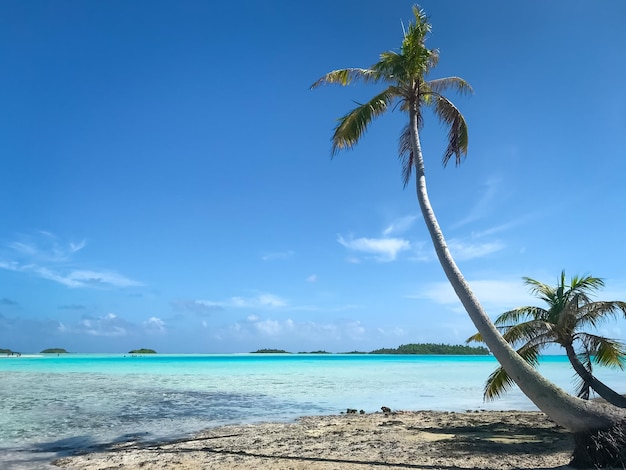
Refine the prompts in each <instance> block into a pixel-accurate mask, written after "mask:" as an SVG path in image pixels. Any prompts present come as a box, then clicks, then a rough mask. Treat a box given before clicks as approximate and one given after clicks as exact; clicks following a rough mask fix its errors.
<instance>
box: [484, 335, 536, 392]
mask: <svg viewBox="0 0 626 470" xmlns="http://www.w3.org/2000/svg"><path fill="white" fill-rule="evenodd" d="M517 353H518V354H519V355H520V356H521V357H522V359H524V360H525V361H526V362H527V363H528V364H530V365H531V366H533V367H536V366H537V364H538V363H539V360H538V358H539V349H538V348H535V347H523V348H520V349H518V350H517ZM514 384H515V382H514V381H513V379H512V378H511V377H509V374H508V373H507V372H506V371H505V370H504V369H503V368H502V367H498V368H497V369H496V370H495V371H493V372H492V373H491V375H490V376H489V378H488V379H487V382H486V383H485V389H484V392H483V398H484V400H486V401H493V400H495V399H496V398H499V397H501V396H502V395H503V394H504V393H505V392H506V391H507V390H509V389H510V388H511V386H513V385H514Z"/></svg>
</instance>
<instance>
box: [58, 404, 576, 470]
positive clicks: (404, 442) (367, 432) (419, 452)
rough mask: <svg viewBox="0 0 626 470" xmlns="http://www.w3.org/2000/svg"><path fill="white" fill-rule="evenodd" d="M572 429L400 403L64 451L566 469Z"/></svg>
mask: <svg viewBox="0 0 626 470" xmlns="http://www.w3.org/2000/svg"><path fill="white" fill-rule="evenodd" d="M572 449H573V443H572V440H571V437H570V436H569V435H568V434H567V433H566V432H564V431H563V430H562V429H561V428H559V427H558V426H556V425H555V424H554V423H553V422H551V421H550V420H549V419H548V418H547V417H546V416H545V415H544V414H543V413H540V412H522V411H505V412H502V411H480V412H468V413H450V412H431V411H416V412H397V413H391V414H388V415H385V414H383V413H372V414H364V415H359V414H356V415H355V414H349V415H347V414H345V415H334V416H313V417H305V418H301V419H299V420H298V421H297V422H295V423H265V424H255V425H238V426H224V427H219V428H213V429H209V430H207V431H204V432H202V433H200V434H199V435H197V436H194V437H192V438H188V439H182V440H177V441H173V442H164V443H159V444H142V443H137V442H128V443H123V444H115V445H110V446H103V447H102V448H99V449H95V451H94V450H93V449H92V452H91V453H87V454H84V455H76V456H72V457H64V458H60V459H58V460H56V461H55V465H57V466H58V467H60V468H65V469H85V470H104V469H142V470H151V469H154V470H157V469H159V470H160V469H179V470H197V469H259V468H263V469H276V470H287V469H312V470H321V469H325V470H326V469H328V470H330V469H347V470H357V469H381V468H411V469H423V470H434V469H453V468H454V469H476V468H480V469H548V468H550V469H555V468H560V469H561V470H565V469H568V468H569V467H567V466H566V465H567V464H568V462H569V457H570V455H571V451H572Z"/></svg>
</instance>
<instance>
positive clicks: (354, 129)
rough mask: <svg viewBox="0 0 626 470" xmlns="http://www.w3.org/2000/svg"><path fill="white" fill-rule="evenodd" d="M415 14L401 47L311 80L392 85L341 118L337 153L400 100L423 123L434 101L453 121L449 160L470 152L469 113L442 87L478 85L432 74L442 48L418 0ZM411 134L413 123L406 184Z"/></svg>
mask: <svg viewBox="0 0 626 470" xmlns="http://www.w3.org/2000/svg"><path fill="white" fill-rule="evenodd" d="M413 14H414V16H415V22H414V23H411V24H409V26H408V28H407V29H406V30H405V32H404V38H403V40H402V46H401V48H400V51H399V52H395V51H388V52H383V53H382V54H381V55H380V60H379V61H378V62H377V63H375V64H374V65H372V66H371V67H370V68H369V69H361V68H347V69H340V70H334V71H332V72H329V73H327V74H326V75H324V76H323V77H322V78H320V79H319V80H318V81H316V82H315V83H314V84H313V85H312V86H311V88H316V87H318V86H320V85H323V84H339V85H342V86H346V85H349V84H351V83H352V82H355V81H357V80H363V81H364V82H367V83H379V82H380V83H384V84H386V85H387V88H385V89H384V90H383V91H382V92H381V93H379V94H378V95H376V96H374V97H373V98H372V99H371V100H369V101H368V102H367V103H363V104H358V106H357V107H356V108H354V109H353V110H352V111H350V112H349V113H347V114H346V115H345V116H343V117H341V118H339V120H338V121H339V122H338V124H337V126H336V127H335V132H334V134H333V137H332V144H333V145H332V154H333V155H335V154H336V153H337V152H338V151H340V150H342V149H350V148H352V147H353V146H354V145H356V143H357V142H358V141H359V139H360V138H361V136H362V135H363V134H364V133H365V131H366V130H367V128H368V126H369V124H370V123H371V122H372V120H373V119H375V118H376V117H378V116H380V115H381V114H383V113H385V112H386V111H388V110H389V109H393V108H394V107H395V106H398V105H399V108H400V110H402V111H405V112H407V113H414V116H415V118H416V119H417V124H418V128H420V129H421V127H422V122H423V120H422V111H421V110H422V107H423V106H428V107H431V108H432V109H433V111H434V113H435V114H436V115H437V116H438V117H439V119H440V120H441V121H442V123H444V124H445V125H447V126H449V129H450V130H449V133H448V147H447V149H446V151H445V153H444V156H443V165H444V166H445V165H446V164H447V163H448V161H449V160H450V158H451V157H452V156H453V155H454V156H455V162H456V164H457V165H458V164H459V163H461V160H462V158H463V157H464V156H465V155H466V154H467V145H468V136H467V124H466V123H465V118H464V117H463V115H462V114H461V113H460V112H459V110H458V109H457V108H456V106H454V104H452V102H451V101H450V100H448V99H447V98H446V97H445V96H443V94H442V93H443V92H444V91H445V90H447V89H450V88H453V89H456V90H457V91H459V92H461V93H466V92H472V88H471V86H470V85H469V84H468V83H467V82H466V81H465V80H463V79H461V78H459V77H447V78H439V79H435V80H427V76H428V74H429V73H430V72H431V70H432V69H433V68H434V67H435V66H436V65H437V62H438V60H439V52H438V51H437V50H435V49H428V48H427V47H426V46H425V41H426V37H427V36H428V33H429V32H430V30H431V25H430V24H429V23H428V18H427V17H426V14H425V13H424V11H423V10H422V9H421V8H419V7H418V6H414V7H413ZM410 137H411V135H410V130H409V126H408V125H407V126H406V127H405V128H404V130H403V132H402V134H401V136H400V145H399V153H400V157H401V159H402V161H403V180H404V184H405V185H406V184H407V183H408V181H409V179H410V177H411V172H412V169H413V167H414V166H415V164H416V162H415V158H414V155H413V150H412V148H411V140H410Z"/></svg>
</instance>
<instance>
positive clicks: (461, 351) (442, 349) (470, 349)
mask: <svg viewBox="0 0 626 470" xmlns="http://www.w3.org/2000/svg"><path fill="white" fill-rule="evenodd" d="M370 354H445V355H473V356H486V355H488V354H489V350H488V349H487V348H485V347H483V346H477V347H474V346H465V345H461V344H457V345H450V344H434V343H420V344H402V345H400V346H398V347H397V348H395V349H392V348H383V349H376V350H375V351H371V352H370Z"/></svg>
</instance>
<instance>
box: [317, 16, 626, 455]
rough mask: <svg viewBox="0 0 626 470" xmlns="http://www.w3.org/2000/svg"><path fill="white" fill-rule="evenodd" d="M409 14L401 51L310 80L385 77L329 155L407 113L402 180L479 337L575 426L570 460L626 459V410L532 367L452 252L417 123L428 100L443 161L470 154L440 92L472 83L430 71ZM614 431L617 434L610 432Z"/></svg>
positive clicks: (432, 61)
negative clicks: (392, 114)
mask: <svg viewBox="0 0 626 470" xmlns="http://www.w3.org/2000/svg"><path fill="white" fill-rule="evenodd" d="M413 14H414V17H415V21H414V22H413V23H411V24H409V26H408V27H407V28H406V29H405V31H404V37H403V40H402V44H401V47H400V50H399V51H389V52H384V53H382V54H381V55H380V60H379V61H378V62H377V63H375V64H374V65H372V66H371V67H370V68H366V69H364V68H346V69H341V70H334V71H332V72H329V73H327V74H326V75H324V76H323V77H322V78H320V79H319V80H318V81H316V82H315V83H314V84H313V85H312V86H311V88H316V87H319V86H321V85H324V84H338V85H342V86H346V85H350V84H352V83H355V82H358V81H362V82H364V83H372V84H382V85H384V88H383V90H382V91H380V92H379V93H378V94H377V95H376V96H374V97H373V98H372V99H371V100H369V101H368V102H366V103H364V104H359V105H358V106H357V107H356V108H354V109H353V110H352V111H350V112H348V113H347V114H346V115H344V116H343V117H341V118H340V119H339V121H338V124H337V126H336V128H335V132H334V134H333V137H332V153H333V155H334V154H336V153H337V152H338V151H340V150H343V149H350V148H352V147H354V145H356V144H357V142H358V141H359V139H360V138H361V137H362V136H363V134H364V133H365V132H366V131H367V128H368V126H369V125H370V124H371V122H372V121H373V120H374V119H375V118H377V117H379V116H381V115H382V114H384V113H385V112H387V111H390V110H393V109H399V110H400V111H402V112H404V113H406V115H407V117H408V125H407V126H406V127H405V128H404V129H403V131H402V133H401V136H400V146H399V153H400V156H401V158H402V160H403V167H402V171H403V180H404V183H405V185H406V184H407V183H408V181H409V180H410V177H411V173H413V172H414V173H415V181H416V190H417V199H418V202H419V206H420V209H421V212H422V215H423V217H424V221H425V223H426V226H427V228H428V232H429V234H430V237H431V239H432V242H433V245H434V248H435V252H436V254H437V257H438V259H439V262H440V263H441V266H442V268H443V270H444V272H445V274H446V276H447V278H448V280H449V282H450V284H451V285H452V287H453V289H454V291H455V292H456V295H457V296H458V298H459V300H460V301H461V303H462V304H463V306H464V308H465V310H466V311H467V313H468V315H469V317H470V318H471V320H472V321H473V323H474V325H475V326H476V329H477V330H478V331H479V332H480V333H481V336H482V338H483V341H484V342H485V344H487V346H488V347H489V349H490V350H491V352H492V353H493V355H494V356H495V357H496V359H497V360H498V361H499V363H500V365H501V366H502V367H503V369H504V370H506V371H507V373H508V375H509V377H511V378H512V379H513V381H515V383H516V384H517V385H518V386H519V387H520V389H521V390H522V391H523V392H524V393H525V394H526V395H527V396H528V397H529V398H530V399H531V400H532V401H533V402H534V403H535V404H536V405H537V407H538V408H539V409H541V410H542V411H544V412H545V413H546V414H547V415H548V416H549V417H551V418H552V419H553V420H554V421H555V422H557V423H558V424H560V425H561V426H563V427H565V428H566V429H569V430H570V431H572V432H573V433H574V435H575V441H576V450H575V452H574V458H573V460H572V464H573V465H589V464H591V465H599V466H602V465H605V464H607V463H609V464H613V463H614V462H619V461H620V459H621V458H623V459H624V460H626V450H624V448H625V447H626V445H625V444H626V437H624V436H625V435H626V433H624V428H626V412H624V410H622V409H620V408H617V407H605V406H601V405H599V404H597V403H595V402H591V401H587V400H581V399H579V398H577V397H574V396H571V395H569V394H567V393H566V392H565V391H564V390H562V389H560V388H559V387H556V386H555V385H554V384H553V383H551V382H549V381H547V380H546V379H545V378H544V377H543V376H541V374H539V373H538V372H537V371H536V370H535V369H534V368H532V367H531V366H530V365H529V364H528V363H527V362H526V361H525V360H524V359H523V358H522V357H520V356H519V355H518V354H517V353H516V352H515V350H514V349H513V348H512V347H511V346H510V345H509V343H508V342H507V341H506V340H505V339H504V338H502V336H501V335H500V333H499V332H498V330H497V329H496V327H495V326H494V324H493V323H492V322H491V320H490V318H489V316H488V315H487V314H486V313H485V311H484V310H483V308H482V306H481V305H480V303H479V302H478V299H477V298H476V297H475V296H474V294H473V292H472V290H471V289H470V286H469V284H468V283H467V282H466V280H465V278H464V277H463V275H462V274H461V272H460V270H459V269H458V267H457V265H456V263H455V261H454V259H453V258H452V255H451V254H450V251H449V249H448V246H447V244H446V241H445V238H444V235H443V232H442V230H441V228H440V226H439V223H438V221H437V218H436V217H435V213H434V211H433V208H432V206H431V204H430V200H429V198H428V192H427V188H426V176H425V171H424V160H423V156H422V149H421V144H420V130H421V129H422V126H423V124H424V120H423V117H424V116H423V111H424V110H425V109H426V108H430V109H432V110H433V111H434V113H435V115H436V116H437V117H438V118H439V119H440V120H441V121H442V122H443V123H444V124H445V125H446V126H448V128H449V133H448V145H447V148H446V150H445V152H444V154H443V164H444V166H445V165H446V164H447V163H448V162H449V161H450V158H451V157H452V156H454V157H455V163H456V164H457V165H458V164H459V163H461V162H462V160H463V158H464V157H465V156H466V154H467V145H468V132H467V124H466V122H465V119H464V118H463V115H462V114H461V113H460V111H459V110H458V109H457V107H456V106H455V105H454V104H453V103H452V102H451V101H450V100H449V99H448V98H446V97H445V96H444V95H443V92H445V91H447V90H455V91H459V92H461V93H468V92H471V87H470V86H469V84H468V83H467V82H465V81H464V80H463V79H461V78H459V77H448V78H438V79H430V73H431V72H432V71H433V69H434V68H435V66H436V65H437V62H438V60H439V54H438V52H437V51H436V50H434V49H428V48H427V47H426V45H425V41H426V37H427V35H428V33H429V32H430V30H431V26H430V24H429V22H428V18H427V17H426V14H425V13H424V11H423V10H422V9H421V8H419V7H418V6H414V7H413ZM614 435H617V436H618V438H614V437H613V436H614ZM607 436H610V437H607ZM619 436H621V441H620V437H619ZM614 441H615V442H618V445H617V446H614V445H613V443H614ZM591 442H593V443H594V445H593V446H592V445H588V444H589V443H591ZM615 449H617V450H615Z"/></svg>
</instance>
